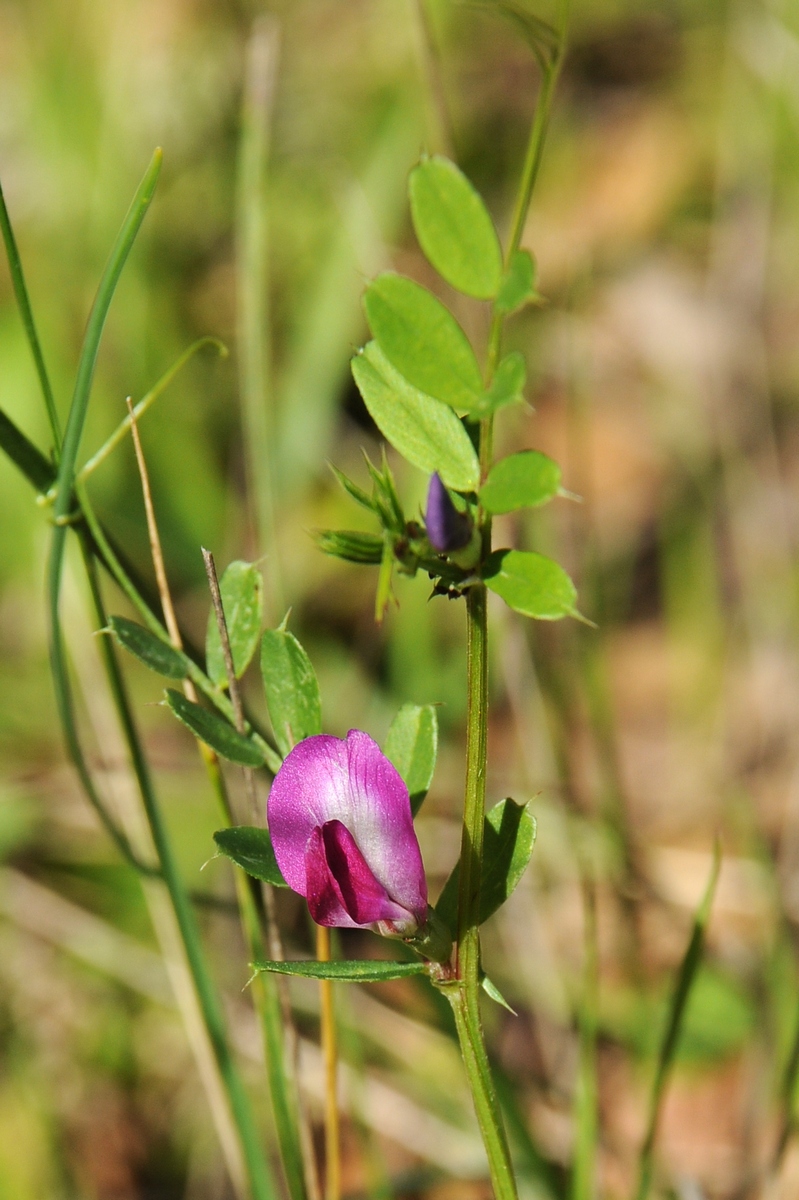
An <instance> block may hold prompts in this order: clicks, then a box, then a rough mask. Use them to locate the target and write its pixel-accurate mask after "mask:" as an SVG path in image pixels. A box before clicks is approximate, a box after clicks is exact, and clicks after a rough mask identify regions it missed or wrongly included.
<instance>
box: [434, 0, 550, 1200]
mask: <svg viewBox="0 0 799 1200" xmlns="http://www.w3.org/2000/svg"><path fill="white" fill-rule="evenodd" d="M567 16H568V0H565V3H564V9H563V22H562V27H561V31H560V40H559V44H558V49H557V52H556V54H555V56H554V58H553V59H552V60H551V62H550V63H549V65H548V66H546V67H545V69H544V76H543V80H542V83H541V92H540V95H539V98H538V103H537V104H536V110H535V115H534V118H533V124H532V128H531V130H530V137H529V140H528V145H527V152H526V155H525V160H524V167H523V169H522V178H521V183H520V185H519V191H518V195H517V198H516V204H515V206H514V212H513V219H512V222H511V232H510V238H509V242H508V246H507V249H506V253H505V266H506V268H507V267H508V266H509V264H510V263H511V260H512V259H513V256H514V254H515V253H516V252H517V250H518V249H519V244H520V242H521V238H522V232H523V230H524V222H525V219H526V217H527V210H528V208H529V206H530V199H531V196H532V193H533V188H534V187H535V183H536V179H537V177H538V170H539V167H540V165H541V155H542V153H543V148H544V139H545V137H546V132H547V127H548V124H549V115H550V111H551V107H552V97H553V95H554V90H555V84H556V83H557V79H558V75H559V73H560V68H561V65H562V62H563V54H564V50H565V44H566V21H567ZM504 320H505V316H504V313H503V312H502V311H501V310H500V309H499V308H497V307H496V306H495V308H494V311H493V314H492V318H491V328H490V332H489V337H488V348H487V355H486V371H485V385H486V387H488V386H490V384H491V381H492V379H493V377H494V372H495V370H496V366H497V363H498V361H499V355H500V350H501V346H502V330H503V326H504ZM493 443H494V423H493V417H487V418H486V419H484V420H483V421H481V423H480V475H481V478H482V479H485V477H486V476H487V474H488V472H489V470H490V468H491V463H492V460H493V452H494V446H493ZM478 522H479V527H480V531H481V535H482V559H483V560H485V558H486V557H487V556H488V555H489V554H490V553H491V518H490V516H489V514H488V513H485V512H483V511H479V512H478ZM487 617H488V610H487V596H486V589H485V586H484V584H482V583H476V584H474V585H473V586H472V587H471V588H469V590H468V592H467V593H466V622H467V649H466V657H467V665H466V671H467V692H468V695H467V716H466V794H465V799H464V808H463V829H462V834H461V858H460V862H461V870H460V880H459V887H458V936H457V946H456V952H455V973H456V977H457V982H456V983H453V984H452V985H451V986H449V987H447V989H446V990H447V993H448V998H449V1000H450V1003H451V1004H452V1008H453V1012H454V1014H455V1021H456V1024H457V1027H458V1037H459V1039H460V1044H461V1052H462V1054H463V1060H464V1064H465V1067H466V1074H467V1077H468V1080H469V1085H470V1087H471V1091H472V1097H473V1100H474V1106H475V1111H476V1113H477V1118H478V1121H479V1124H480V1130H481V1132H482V1135H483V1142H484V1144H485V1149H486V1155H487V1157H488V1164H489V1170H490V1173H491V1181H492V1184H493V1187H494V1192H495V1195H496V1197H497V1200H515V1197H516V1195H517V1192H516V1181H515V1178H514V1173H513V1164H512V1163H511V1158H510V1151H509V1148H508V1142H507V1138H506V1136H505V1130H504V1126H503V1123H502V1114H501V1112H500V1108H499V1103H498V1101H497V1096H496V1091H495V1088H494V1083H493V1080H492V1077H491V1068H490V1066H489V1062H488V1055H487V1053H486V1048H485V1041H484V1038H483V1029H482V1024H481V1021H480V1000H479V995H480V992H479V989H480V931H479V925H480V919H479V910H480V877H481V873H482V862H483V830H484V822H485V790H486V754H487V731H488V620H487Z"/></svg>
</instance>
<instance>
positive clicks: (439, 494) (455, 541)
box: [425, 472, 472, 554]
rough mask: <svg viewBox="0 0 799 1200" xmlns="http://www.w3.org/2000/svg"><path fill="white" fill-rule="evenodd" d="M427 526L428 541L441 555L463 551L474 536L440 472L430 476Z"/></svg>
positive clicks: (465, 515)
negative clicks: (442, 480)
mask: <svg viewBox="0 0 799 1200" xmlns="http://www.w3.org/2000/svg"><path fill="white" fill-rule="evenodd" d="M425 524H426V526H427V538H428V541H429V542H430V545H431V546H432V547H433V549H434V550H437V551H438V553H439V554H447V553H449V552H450V551H451V550H461V549H463V547H464V546H466V545H468V543H469V539H470V538H471V536H472V523H471V521H470V520H469V517H468V515H467V514H466V513H462V512H458V510H457V508H456V507H455V505H454V504H453V503H452V498H451V496H450V494H449V492H448V491H447V489H446V488H445V487H444V484H443V483H442V482H441V478H440V476H439V475H438V472H436V474H435V475H431V476H430V486H429V487H428V489H427V509H426V511H425Z"/></svg>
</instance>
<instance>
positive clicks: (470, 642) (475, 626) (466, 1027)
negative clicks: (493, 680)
mask: <svg viewBox="0 0 799 1200" xmlns="http://www.w3.org/2000/svg"><path fill="white" fill-rule="evenodd" d="M487 611H488V610H487V596H486V589H485V586H484V585H483V584H482V583H478V584H475V585H474V586H473V587H471V588H470V589H469V591H468V592H467V593H466V620H467V643H466V647H467V648H466V655H467V659H466V663H467V666H466V669H467V680H468V697H467V713H466V797H465V801H464V810H463V833H462V838H461V858H460V862H461V869H460V880H459V889H458V938H457V945H456V951H455V954H456V972H457V978H458V983H457V985H453V987H452V988H451V989H449V988H448V989H447V994H448V997H449V1000H450V1003H451V1005H452V1010H453V1013H454V1014H455V1023H456V1025H457V1028H458V1038H459V1040H460V1045H461V1053H462V1055H463V1061H464V1065H465V1068H466V1075H467V1078H468V1080H469V1086H470V1088H471V1091H472V1098H473V1101H474V1106H475V1111H476V1113H477V1119H478V1122H479V1124H480V1131H481V1133H482V1135H483V1142H484V1144H485V1149H486V1155H487V1157H488V1166H489V1171H490V1174H491V1182H492V1184H493V1186H494V1192H495V1195H496V1197H497V1200H515V1197H516V1182H515V1180H514V1175H513V1166H512V1163H511V1159H510V1150H509V1147H508V1142H507V1137H506V1135H505V1130H504V1127H503V1124H502V1115H501V1112H500V1108H499V1102H498V1100H497V1096H496V1091H495V1089H494V1083H493V1080H492V1078H491V1069H490V1066H489V1063H488V1055H487V1054H486V1049H485V1041H484V1038H483V1029H482V1023H481V1019H480V1000H479V995H480V992H479V989H480V931H479V926H480V918H479V911H480V874H481V867H482V860H483V835H484V830H485V784H486V780H485V775H486V743H487V733H488V627H487Z"/></svg>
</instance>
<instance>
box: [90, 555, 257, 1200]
mask: <svg viewBox="0 0 799 1200" xmlns="http://www.w3.org/2000/svg"><path fill="white" fill-rule="evenodd" d="M83 549H84V561H85V563H86V570H87V574H88V577H89V584H90V587H91V591H92V598H93V601H94V605H95V609H96V611H97V617H98V620H99V621H100V622H101V626H102V627H105V625H106V623H107V617H106V613H105V606H104V604H103V599H102V594H101V592H100V587H99V581H98V579H97V573H96V570H95V567H94V562H93V560H92V557H91V554H90V552H89V550H88V547H86V545H85V544H84V547H83ZM102 646H103V655H104V658H105V666H106V673H107V675H108V681H109V684H110V687H111V693H112V696H113V698H114V704H115V706H116V709H117V713H118V715H119V719H120V722H121V724H122V730H123V733H124V736H125V740H126V742H127V744H128V750H129V752H130V756H131V763H132V765H133V771H134V774H135V776H136V781H137V784H138V787H139V792H140V795H141V798H142V803H143V805H144V810H145V813H146V816H147V822H148V825H149V827H150V833H151V836H152V839H153V844H154V846H155V851H156V854H157V856H158V861H159V863H160V864H161V874H162V877H163V880H164V883H165V885H166V888H167V890H168V892H169V897H170V900H171V901H172V907H173V909H174V913H175V918H176V920H177V923H178V928H179V930H180V935H181V940H182V942H183V946H184V949H185V951H186V958H187V960H188V964H189V970H190V971H191V976H192V979H193V981H194V987H195V991H196V993H197V999H198V1002H199V1005H200V1009H201V1011H202V1015H203V1021H204V1023H205V1027H206V1030H207V1032H208V1037H209V1040H210V1042H211V1048H212V1050H213V1053H214V1058H215V1060H216V1064H217V1067H218V1070H219V1074H220V1077H221V1079H222V1082H223V1084H224V1087H225V1091H226V1093H227V1096H228V1101H229V1103H230V1108H231V1112H232V1114H233V1119H234V1121H235V1123H236V1127H237V1129H238V1133H239V1138H240V1141H241V1148H242V1152H243V1154H244V1160H245V1163H246V1165H247V1172H248V1176H249V1180H250V1189H251V1192H252V1196H253V1200H274V1196H275V1189H274V1186H273V1183H272V1180H271V1177H270V1172H269V1167H268V1165H267V1162H266V1159H265V1157H264V1154H263V1150H262V1148H261V1141H260V1137H259V1134H258V1130H257V1128H256V1125H255V1121H254V1118H253V1113H252V1109H251V1106H250V1101H249V1098H248V1096H247V1093H246V1091H245V1089H244V1085H243V1083H242V1080H241V1077H240V1075H239V1072H238V1068H237V1067H236V1064H235V1062H234V1060H233V1056H232V1054H231V1052H230V1046H229V1044H228V1040H227V1031H226V1029H225V1021H224V1017H223V1015H222V1009H221V1006H220V1003H219V999H218V997H217V994H216V990H215V988H214V984H213V981H212V979H211V975H210V973H209V971H208V967H207V964H206V962H205V956H204V954H203V949H202V943H201V939H200V932H199V929H198V928H197V924H196V921H195V918H194V912H193V910H192V907H191V902H190V900H189V896H188V893H187V891H186V889H185V888H184V886H183V882H182V880H181V878H180V874H179V871H178V867H177V862H176V860H175V856H174V852H173V850H172V843H171V840H170V838H169V835H168V833H167V828H166V823H165V821H164V818H163V814H162V812H161V808H160V805H159V803H158V800H157V797H156V794H155V789H154V787H153V782H152V777H151V775H150V769H149V766H148V763H147V759H146V757H145V754H144V750H143V747H142V744H141V739H140V737H139V731H138V729H137V727H136V723H135V719H134V716H133V710H132V708H131V705H130V700H129V698H128V694H127V688H126V687H125V681H124V679H123V677H122V672H121V670H120V667H119V662H118V661H117V657H116V651H115V649H114V646H113V643H112V641H111V639H110V638H103V639H102Z"/></svg>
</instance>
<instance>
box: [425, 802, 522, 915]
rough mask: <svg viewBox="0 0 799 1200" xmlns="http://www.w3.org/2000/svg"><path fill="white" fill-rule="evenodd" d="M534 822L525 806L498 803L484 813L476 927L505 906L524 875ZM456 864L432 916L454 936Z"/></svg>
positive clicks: (456, 909) (457, 867) (458, 867)
mask: <svg viewBox="0 0 799 1200" xmlns="http://www.w3.org/2000/svg"><path fill="white" fill-rule="evenodd" d="M535 835H536V822H535V817H534V816H533V814H532V813H531V812H530V805H529V804H517V803H516V801H515V800H500V802H499V804H495V805H494V807H493V808H492V809H490V810H489V811H488V812H487V813H486V818H485V832H484V838H485V841H484V843H483V870H482V877H481V880H480V924H481V925H482V923H483V921H487V920H488V918H489V917H490V916H492V914H493V913H495V912H496V911H497V909H498V908H499V907H500V906H501V905H503V904H504V903H505V901H506V900H507V898H508V896H510V894H511V892H512V891H513V889H514V888H515V887H516V885H517V883H518V882H519V880H520V879H521V877H522V875H523V874H524V870H525V868H526V866H527V864H528V862H529V861H530V856H531V855H532V853H533V846H534V845H535ZM459 877H460V863H457V864H456V866H455V868H454V870H453V871H452V874H451V875H450V877H449V879H448V880H447V882H446V883H445V884H444V890H443V891H442V893H441V895H440V897H439V900H438V904H437V905H436V914H437V916H439V917H440V918H441V920H442V921H444V922H445V923H446V924H447V925H448V926H449V928H450V929H451V930H452V931H453V932H455V925H456V921H457V916H458V880H459Z"/></svg>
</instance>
